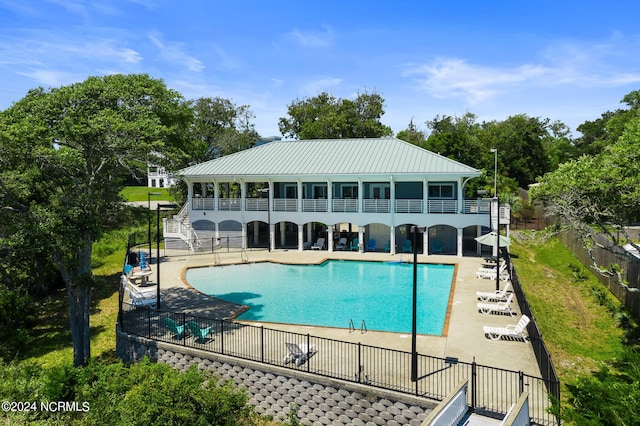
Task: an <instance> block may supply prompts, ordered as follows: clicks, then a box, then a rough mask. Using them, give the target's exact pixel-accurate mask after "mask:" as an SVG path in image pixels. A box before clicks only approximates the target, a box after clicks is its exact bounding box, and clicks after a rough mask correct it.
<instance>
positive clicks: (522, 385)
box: [518, 371, 524, 395]
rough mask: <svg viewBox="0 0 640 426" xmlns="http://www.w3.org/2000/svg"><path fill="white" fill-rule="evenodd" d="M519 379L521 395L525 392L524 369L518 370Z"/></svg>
mask: <svg viewBox="0 0 640 426" xmlns="http://www.w3.org/2000/svg"><path fill="white" fill-rule="evenodd" d="M518 381H519V383H520V395H522V393H523V392H524V373H523V372H522V371H518Z"/></svg>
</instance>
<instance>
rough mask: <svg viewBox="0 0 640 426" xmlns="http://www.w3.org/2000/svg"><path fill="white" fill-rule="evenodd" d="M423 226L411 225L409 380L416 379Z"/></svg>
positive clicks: (414, 380) (413, 380)
mask: <svg viewBox="0 0 640 426" xmlns="http://www.w3.org/2000/svg"><path fill="white" fill-rule="evenodd" d="M424 230H425V228H424V226H412V227H411V232H413V304H412V310H411V312H412V314H411V381H412V382H416V381H418V349H417V342H416V335H417V320H418V309H417V306H418V232H424Z"/></svg>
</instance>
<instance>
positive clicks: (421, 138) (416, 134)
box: [396, 118, 427, 147]
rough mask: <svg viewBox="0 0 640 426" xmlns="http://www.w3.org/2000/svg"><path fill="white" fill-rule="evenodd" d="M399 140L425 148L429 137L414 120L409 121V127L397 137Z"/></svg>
mask: <svg viewBox="0 0 640 426" xmlns="http://www.w3.org/2000/svg"><path fill="white" fill-rule="evenodd" d="M396 137H397V138H398V139H401V140H403V141H405V142H409V143H412V144H414V145H417V146H421V147H423V146H424V144H425V140H426V139H427V136H426V135H425V133H424V132H423V131H422V130H419V129H418V127H417V126H416V125H415V123H414V122H413V118H412V119H411V120H410V121H409V125H408V126H407V128H406V129H405V130H401V131H399V132H398V134H397V135H396Z"/></svg>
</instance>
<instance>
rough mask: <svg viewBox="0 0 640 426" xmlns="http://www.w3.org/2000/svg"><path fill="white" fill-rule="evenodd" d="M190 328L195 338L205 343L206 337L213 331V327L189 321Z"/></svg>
mask: <svg viewBox="0 0 640 426" xmlns="http://www.w3.org/2000/svg"><path fill="white" fill-rule="evenodd" d="M187 326H188V327H189V330H191V334H193V340H194V341H196V340H198V341H200V343H204V338H205V337H207V335H208V334H209V333H210V332H211V327H207V328H201V327H200V325H198V323H197V322H194V321H189V322H188V323H187Z"/></svg>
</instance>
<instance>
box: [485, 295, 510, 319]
mask: <svg viewBox="0 0 640 426" xmlns="http://www.w3.org/2000/svg"><path fill="white" fill-rule="evenodd" d="M512 299H513V293H510V294H509V296H508V297H507V300H505V301H504V302H498V303H482V302H479V303H478V310H479V311H480V312H481V313H483V314H492V313H507V312H508V313H509V315H515V314H514V312H513V311H512V310H511V301H512Z"/></svg>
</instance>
